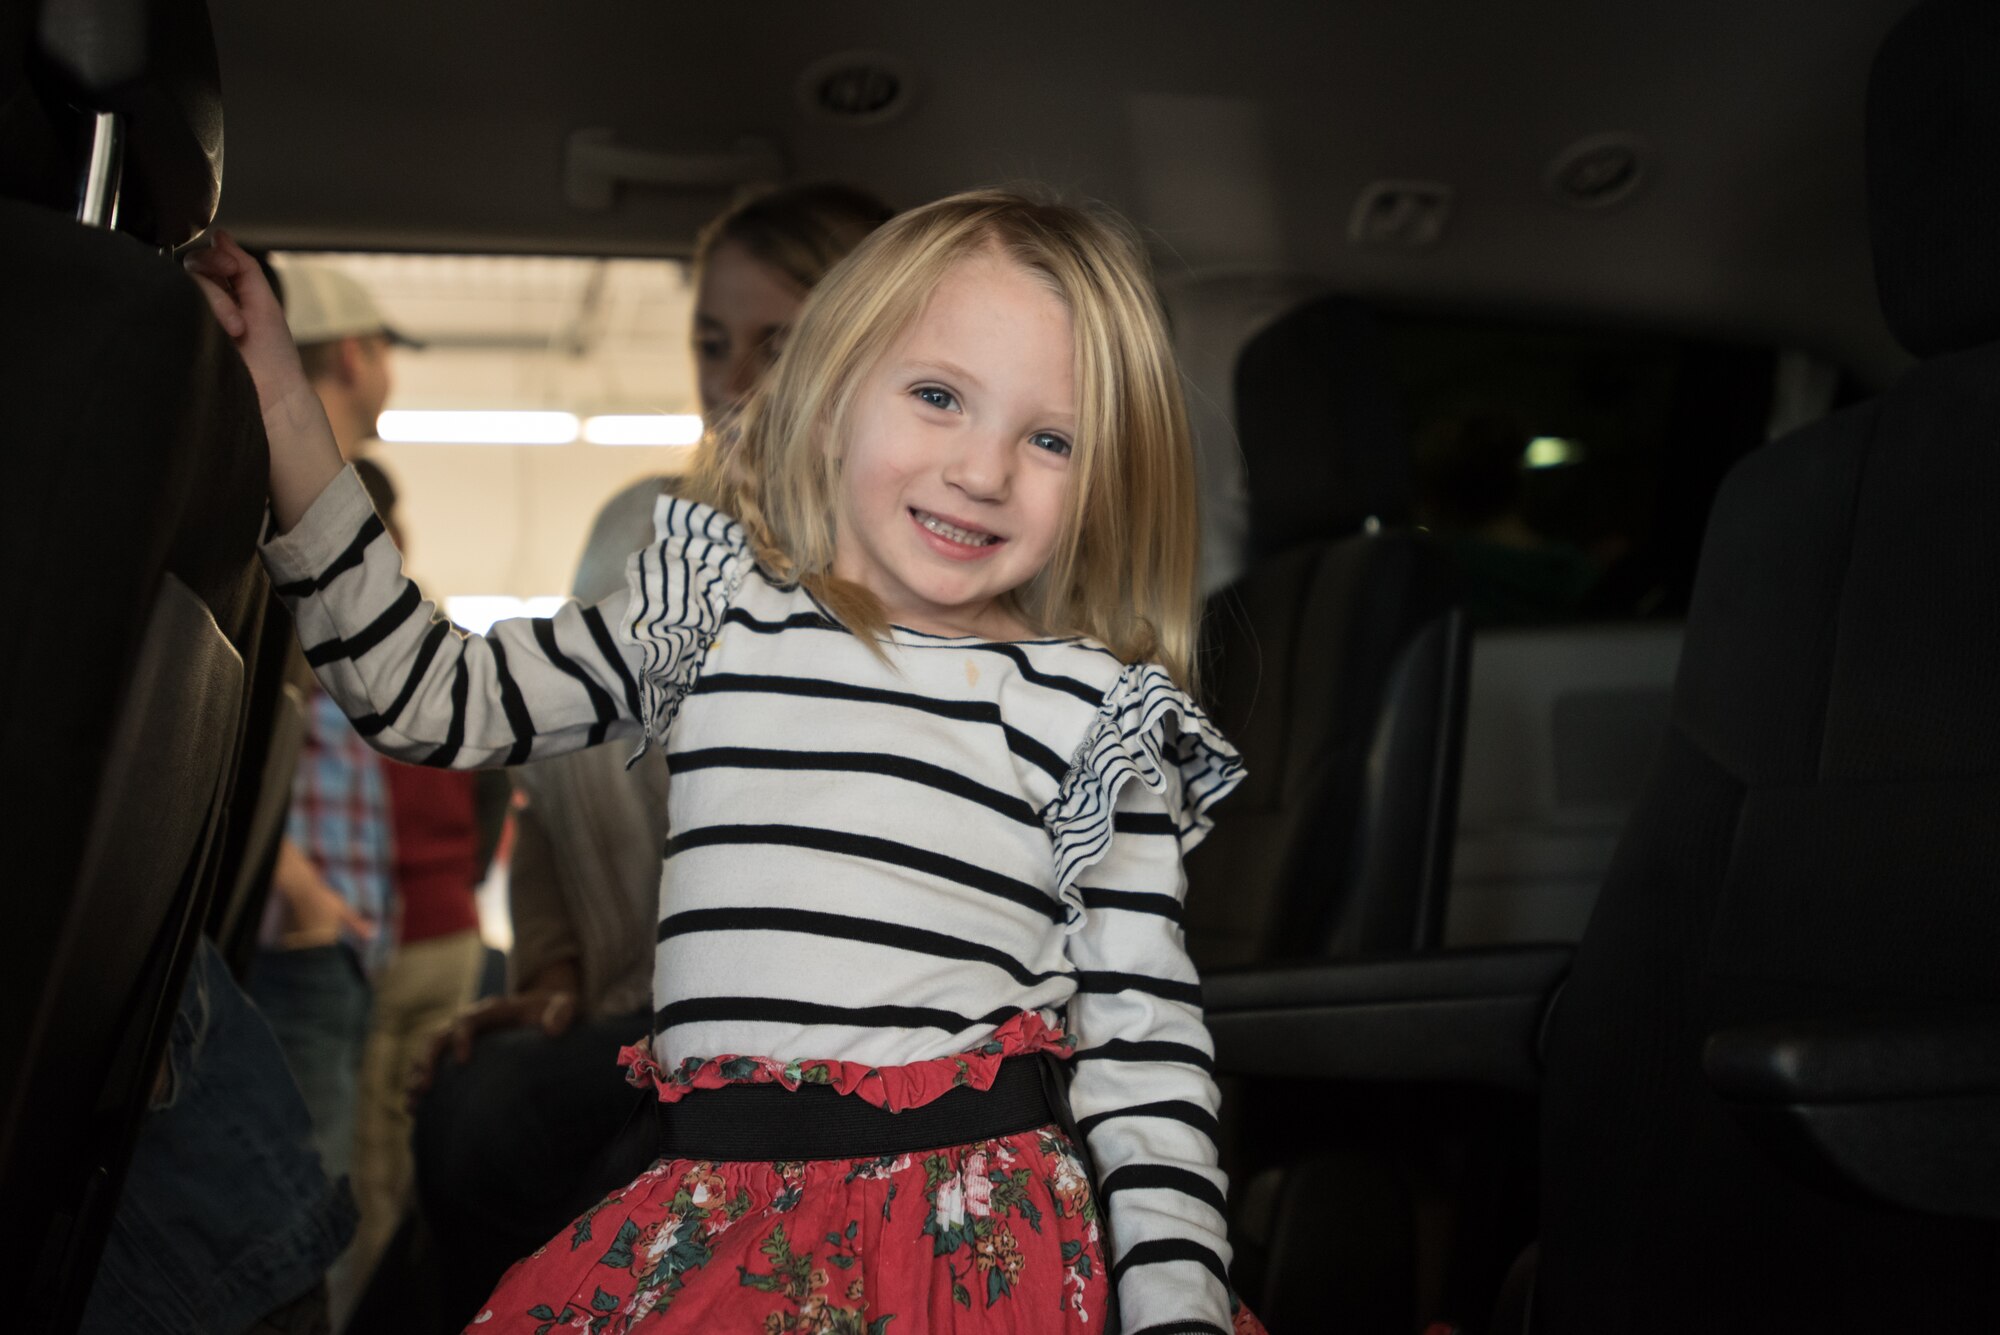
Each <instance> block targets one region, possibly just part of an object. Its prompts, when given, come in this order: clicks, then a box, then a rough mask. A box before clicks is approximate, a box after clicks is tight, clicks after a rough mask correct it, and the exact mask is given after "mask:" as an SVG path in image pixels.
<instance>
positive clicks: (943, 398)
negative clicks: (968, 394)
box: [910, 385, 958, 413]
mask: <svg viewBox="0 0 2000 1335" xmlns="http://www.w3.org/2000/svg"><path fill="white" fill-rule="evenodd" d="M910 392H911V393H912V394H915V395H916V396H917V397H918V398H920V399H922V400H923V401H924V402H925V403H928V404H929V405H930V406H931V407H933V408H941V409H943V410H944V411H945V412H948V413H950V412H957V411H958V397H957V396H956V395H955V394H953V393H952V392H951V391H950V390H948V389H939V388H938V387H937V386H936V385H919V386H918V387H917V388H916V389H913V390H911V391H910Z"/></svg>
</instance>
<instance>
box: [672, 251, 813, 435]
mask: <svg viewBox="0 0 2000 1335" xmlns="http://www.w3.org/2000/svg"><path fill="white" fill-rule="evenodd" d="M804 303H805V294H804V293H803V292H801V291H799V289H798V288H797V287H795V286H794V285H793V284H792V282H791V281H790V280H789V279H787V278H786V277H785V276H784V275H783V274H781V273H779V272H777V271H776V270H774V269H772V268H771V267H770V266H769V265H767V264H763V263H761V262H759V261H758V260H757V258H756V257H755V256H753V255H752V254H751V253H750V252H749V251H747V250H745V249H744V248H743V247H742V246H740V245H738V244H736V243H735V242H734V241H724V242H723V243H721V244H720V245H718V246H716V247H715V249H714V250H712V251H710V252H709V254H708V259H707V261H706V262H705V263H704V264H703V265H702V269H701V282H700V284H699V285H698V286H697V287H696V288H695V296H694V367H695V382H696V385H697V387H698V389H699V391H700V393H701V413H702V416H703V417H706V418H708V419H709V420H710V421H711V422H713V421H714V420H715V419H716V418H717V417H718V416H721V415H724V414H726V413H729V412H732V411H734V410H735V409H737V408H739V407H741V406H742V403H743V399H744V396H746V395H747V394H749V392H750V389H751V387H752V386H753V385H755V384H756V383H757V378H758V377H759V376H761V375H763V374H764V372H765V371H766V370H767V369H769V367H770V365H771V362H772V360H773V359H774V358H776V357H777V355H778V353H779V352H780V351H781V350H782V349H783V347H784V342H785V332H786V331H787V330H789V329H790V328H791V326H792V320H793V319H794V318H795V317H796V316H797V315H798V313H799V307H800V306H801V305H803V304H804Z"/></svg>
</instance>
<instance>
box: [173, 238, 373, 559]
mask: <svg viewBox="0 0 2000 1335" xmlns="http://www.w3.org/2000/svg"><path fill="white" fill-rule="evenodd" d="M187 271H188V273H189V274H190V275H191V276H192V277H193V278H194V281H195V283H196V284H197V285H198V286H199V287H200V288H201V290H202V294H203V295H204V296H206V297H207V298H208V304H209V307H210V308H211V309H212V310H214V312H215V318H216V319H217V320H218V321H220V322H221V324H222V328H223V330H224V332H226V333H227V334H228V335H229V337H230V338H231V339H233V340H234V341H235V343H236V350H237V351H238V352H239V353H241V354H242V355H243V362H244V364H245V365H246V366H248V367H249V368H250V378H251V380H253V381H254V382H256V385H257V403H258V406H259V407H260V408H261V409H262V410H263V414H264V434H265V435H266V436H267V437H268V438H269V439H270V443H271V515H272V517H273V518H274V519H276V520H277V523H278V531H279V532H281V533H282V532H286V531H288V530H289V529H290V528H291V527H292V525H294V524H296V523H298V522H299V520H300V518H301V517H303V516H304V514H305V512H306V510H307V509H308V508H310V507H311V505H312V503H313V502H314V501H315V500H317V499H318V498H319V494H320V493H321V492H322V491H324V490H326V485H327V483H329V482H331V481H333V479H334V478H335V477H336V476H338V475H339V473H340V470H341V467H342V461H341V458H340V447H339V446H338V445H336V444H335V443H334V439H333V428H332V427H331V426H329V425H328V424H327V420H326V410H325V409H324V408H322V407H321V406H320V402H319V396H318V395H317V394H315V393H313V388H312V382H311V381H309V380H307V379H306V373H305V368H304V367H302V366H301V365H300V364H299V350H298V347H297V346H296V345H295V344H294V343H293V342H292V332H291V330H290V329H289V328H287V327H286V325H285V312H284V310H283V308H282V307H280V306H279V305H278V298H277V295H276V294H275V293H273V292H272V291H271V285H270V284H269V283H268V282H266V281H265V280H264V271H263V270H262V269H261V268H259V267H258V265H257V261H256V260H254V259H251V258H250V256H249V255H248V254H247V253H245V251H244V249H243V247H241V246H239V245H237V244H236V241H235V239H234V238H233V237H231V236H230V235H229V234H228V233H227V232H220V231H218V232H217V233H216V234H215V245H214V246H213V247H212V248H210V249H208V250H201V251H196V252H195V253H194V254H193V255H190V256H189V257H188V259H187Z"/></svg>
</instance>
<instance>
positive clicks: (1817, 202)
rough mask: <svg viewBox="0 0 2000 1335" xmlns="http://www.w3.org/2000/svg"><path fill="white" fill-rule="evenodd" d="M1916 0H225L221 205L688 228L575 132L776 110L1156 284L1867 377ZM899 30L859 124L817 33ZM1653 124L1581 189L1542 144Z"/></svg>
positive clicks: (578, 239) (849, 160)
mask: <svg viewBox="0 0 2000 1335" xmlns="http://www.w3.org/2000/svg"><path fill="white" fill-rule="evenodd" d="M1908 4H1909V0H1841V3H1838V4H1828V3H1825V0H1754V2H1752V3H1740V2H1738V0H1685V2H1684V3H1679V4H1657V3H1656V4H1645V5H1642V4H1636V3H1629V2H1627V0H1596V2H1594V3H1592V2H1589V0H1569V2H1568V3H1557V2H1555V0H1531V2H1530V3H1521V4H1513V5H1491V4H1489V5H1476V4H1470V3H1456V2H1453V0H1341V2H1338V3H1281V2H1279V0H1255V2H1254V3H1241V4H1231V5H1219V4H1215V3H1212V0H1211V2H1205V3H1196V2H1195V0H1096V2H1094V3H1088V4H1078V3H1064V4H1055V3H1047V2H1046V0H1032V2H1031V3H1024V4H1016V5H1008V6H993V5H971V4H962V5H961V4H954V5H940V4H935V3H931V4H920V3H916V0H884V2H883V3H873V4H867V5H860V4H838V5H836V4H805V3H778V4H756V5H753V4H713V5H686V4H650V5H639V4H633V3H609V2H608V0H578V2H577V3H569V4H560V5H558V4H550V3H547V0H490V2H489V3H485V4H481V5H476V6H475V5H465V4H437V5H422V6H406V5H402V4H395V3H390V0H348V3H344V4H340V5H320V6H295V5H273V4H268V3H262V2H261V0H214V4H213V9H214V14H215V21H216V28H217V37H218V42H219V45H220V48H221V56H222V69H223V76H224V90H225V98H226V103H227V111H228V145H227V148H228V154H227V176H226V184H225V189H224V195H223V221H224V222H226V223H227V224H229V225H231V226H234V227H235V228H237V229H238V230H239V231H241V232H243V233H244V234H245V235H247V236H249V237H251V238H252V239H253V240H257V241H261V242H264V243H266V244H274V245H285V246H303V247H343V248H374V247H385V248H387V247H394V248H414V249H444V250H481V251H526V252H543V251H558V252H567V253H600V252H601V253H619V254H666V255H675V254H684V253H685V252H686V250H687V247H688V245H689V243H690V241H691V239H692V236H693V233H694V230H695V228H696V227H697V226H698V225H699V223H700V222H701V220H702V219H704V218H705V217H707V216H708V215H709V214H711V213H712V212H714V210H715V209H716V208H717V207H718V206H719V205H721V204H722V203H723V202H725V201H726V199H727V198H728V192H727V191H726V190H724V191H716V190H708V191H692V192H683V193H672V192H666V191H661V190H642V189H632V190H626V191H624V192H622V193H621V195H620V197H619V198H618V200H617V203H616V204H615V206H614V207H613V208H611V209H610V210H608V211H601V212H589V211H582V210H578V209H576V208H574V207H572V206H571V205H570V204H568V203H566V202H565V199H564V195H563V189H562V183H563V170H564V145H565V142H566V140H567V137H568V136H569V134H570V133H571V132H572V131H574V130H577V129H580V128H583V127H591V126H601V127H607V128H609V129H611V130H612V131H614V132H615V135H616V137H617V139H618V141H619V142H620V143H621V144H629V145H632V146H635V147H642V148H650V149H661V150H695V151H714V150H720V149H726V148H728V147H730V146H731V145H732V144H733V143H734V142H735V141H737V140H738V139H739V138H741V137H743V136H746V135H756V136H762V137H764V138H766V139H768V140H770V141H772V142H774V143H775V144H776V145H777V146H778V147H779V150H780V152H781V154H782V157H783V159H784V161H785V163H786V165H787V168H788V170H787V173H786V174H787V177H788V179H793V180H815V179H826V178H839V179H845V180H849V181H853V182H856V183H858V184H861V185H864V186H867V187H869V188H871V189H873V190H876V191H877V192H879V193H881V194H882V195H884V196H885V197H886V198H888V199H889V200H890V201H891V202H892V203H897V204H909V203H914V202H917V201H920V200H923V199H926V198H930V197H933V196H935V195H938V194H941V193H944V192H947V191H950V190H954V189H959V188H963V187H966V186H970V185H975V184H982V183H991V182H996V181H1007V180H1014V179H1020V178H1039V179H1042V180H1046V181H1049V182H1051V183H1053V184H1055V185H1056V186H1058V187H1060V188H1062V189H1064V190H1065V191H1068V192H1070V193H1072V194H1080V195H1085V196H1089V197H1094V198H1099V199H1103V200H1106V201H1109V202H1111V203H1113V204H1115V205H1117V206H1118V207H1120V208H1122V209H1124V210H1126V211H1127V212H1129V213H1130V214H1131V215H1132V216H1133V217H1134V218H1135V219H1136V220H1137V221H1138V222H1139V223H1140V224H1141V225H1142V226H1143V227H1144V228H1145V229H1147V231H1148V232H1149V233H1150V234H1151V236H1152V238H1153V240H1154V242H1155V245H1156V250H1157V251H1158V253H1159V255H1160V257H1161V260H1162V268H1163V271H1164V272H1165V275H1166V277H1167V279H1168V281H1170V282H1171V281H1175V280H1176V279H1178V278H1184V277H1188V276H1213V275H1217V274H1242V275H1246V276H1256V275H1264V276H1268V275H1304V276H1307V277H1309V278H1310V279H1311V280H1313V281H1315V282H1323V283H1326V284H1328V285H1331V286H1337V287H1341V288H1345V289H1347V290H1350V291H1355V292H1359V293H1363V294H1371V295H1377V296H1386V297H1390V298H1394V299H1396V300H1399V301H1402V302H1405V303H1412V302H1414V303H1420V304H1442V305H1448V306H1451V307H1453V308H1457V309H1467V308H1472V309H1478V308H1495V309H1502V310H1507V311H1511V312H1524V311H1541V312H1560V313H1565V314H1570V315H1580V316H1586V317H1589V318H1600V319H1609V320H1613V321H1617V322H1621V323H1622V322H1641V323H1646V324H1651V325H1656V326H1667V327H1681V328H1689V329H1699V330H1704V331H1709V332H1717V333H1723V334H1739V335H1745V336H1750V337H1759V338H1763V337H1776V338H1781V339H1785V340H1789V341H1793V342H1797V343H1802V344H1804V345H1806V346H1808V347H1813V348H1817V349H1820V350H1823V351H1826V352H1828V353H1830V354H1832V355H1834V356H1836V357H1838V358H1839V359H1841V360H1843V361H1846V362H1847V363H1849V364H1850V365H1854V366H1857V367H1859V368H1861V369H1862V370H1864V372H1866V373H1868V374H1870V375H1871V377H1880V376H1882V375H1885V374H1887V373H1888V372H1889V371H1890V370H1892V369H1893V368H1894V367H1895V366H1896V365H1897V364H1898V363H1899V362H1900V360H1901V359H1900V356H1899V354H1898V353H1897V352H1896V351H1895V349H1894V346H1893V344H1892V343H1891V342H1890V341H1889V338H1888V336H1887V334H1886V332H1885V331H1884V328H1883V326H1882V322H1881V319H1880V316H1879V315H1878V313H1877V311H1876V305H1875V299H1874V292H1873V288H1872V275H1871V266H1870V263H1869V256H1868V245H1867V236H1866V228H1865V217H1864V207H1863V188H1862V148H1861V144H1862V109H1863V101H1864V94H1865V88H1866V81H1867V69H1868V61H1869V57H1870V54H1871V52H1872V50H1873V48H1874V46H1875V44H1876V43H1877V41H1879V39H1880V38H1881V36H1882V34H1883V33H1884V32H1885V31H1886V30H1887V29H1888V27H1889V26H1890V24H1891V23H1893V22H1894V20H1895V19H1896V17H1897V16H1899V15H1900V14H1901V12H1902V11H1903V10H1904V9H1906V8H1907V7H1908ZM848 51H867V52H881V53H885V54H887V55H888V56H890V57H891V58H893V59H894V60H896V61H898V62H900V63H901V64H902V66H903V67H904V68H905V69H906V70H907V71H908V72H909V73H910V74H911V75H913V76H914V83H915V85H916V92H915V97H914V100H913V102H912V104H911V106H910V107H909V109H908V110H907V112H906V113H904V114H902V115H901V116H899V117H897V118H895V119H893V120H891V121H889V122H888V123H885V124H880V125H874V126H861V127H853V126H848V125H843V124H837V123H833V122H832V121H831V120H830V119H828V118H826V117H824V116H823V115H820V114H817V113H815V112H814V111H813V110H812V109H811V108H810V107H809V106H808V105H807V104H806V99H805V98H803V97H802V96H801V94H800V91H799V90H800V81H801V77H802V75H803V73H804V72H805V71H806V70H807V68H808V67H810V66H812V65H813V64H814V63H815V62H816V61H819V60H821V59H822V58H824V57H827V56H829V55H832V54H836V53H840V52H848ZM1607 131H1617V132H1624V133H1629V134H1633V135H1637V136H1639V137H1640V138H1641V139H1643V140H1644V141H1645V143H1646V144H1648V145H1649V146H1650V149H1651V155H1650V173H1649V178H1648V180H1647V181H1646V183H1645V185H1644V186H1643V188H1642V189H1641V190H1640V192H1639V193H1638V194H1637V195H1636V196H1635V197H1634V198H1632V199H1631V200H1629V201H1628V202H1626V203H1623V204H1620V205H1616V206H1613V207H1611V208H1608V209H1603V210H1596V211H1585V210H1579V209H1577V208H1574V207H1572V206H1569V205H1566V204H1564V203H1561V202H1559V201H1558V200H1557V199H1556V198H1555V197H1554V196H1553V194H1552V192H1551V191H1550V189H1549V188H1548V186H1547V184H1546V182H1545V175H1546V172H1547V168H1548V164H1549V163H1550V161H1551V159H1552V158H1553V157H1554V155H1555V154H1557V153H1558V152H1559V151H1560V150H1561V149H1563V148H1564V147H1565V146H1566V145H1568V144H1570V143H1572V142H1574V141H1576V140H1578V139H1581V138H1583V137H1585V136H1587V135H1591V134H1596V133H1601V132H1607ZM1384 178H1389V179H1411V178H1414V179H1422V180H1436V181H1442V182H1445V183H1447V184H1449V185H1450V186H1451V187H1452V189H1453V191H1454V192H1455V202H1454V207H1453V212H1452V214H1451V217H1450V220H1449V222H1448V225H1447V228H1446V231H1445V233H1444V236H1443V239H1442V240H1441V241H1440V242H1439V244H1437V245H1435V246H1433V247H1430V248H1428V249H1422V250H1397V249H1383V248H1365V247H1360V246H1357V245H1355V244H1353V243H1352V242H1350V241H1349V240H1348V239H1347V220H1348V217H1349V215H1350V213H1351V212H1352V210H1353V208H1354V203H1355V200H1356V198H1357V196H1358V195H1359V193H1360V191H1361V190H1362V189H1363V187H1364V186H1365V185H1367V184H1368V183H1369V182H1371V181H1374V180H1377V179H1384Z"/></svg>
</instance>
